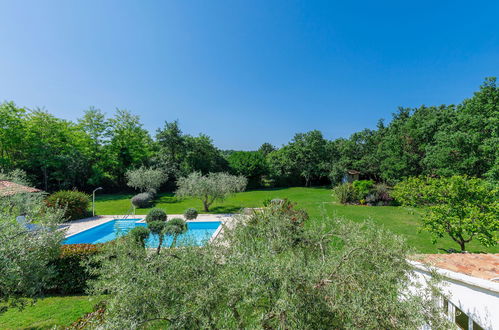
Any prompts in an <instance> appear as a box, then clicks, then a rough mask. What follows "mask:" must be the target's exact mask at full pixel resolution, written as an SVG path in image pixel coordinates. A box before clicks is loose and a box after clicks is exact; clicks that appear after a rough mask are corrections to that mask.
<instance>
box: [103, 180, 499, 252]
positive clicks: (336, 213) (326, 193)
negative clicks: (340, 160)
mask: <svg viewBox="0 0 499 330" xmlns="http://www.w3.org/2000/svg"><path fill="white" fill-rule="evenodd" d="M131 197H132V195H100V196H97V198H96V205H95V208H96V213H97V214H109V215H116V214H126V213H127V211H129V210H130V198H131ZM268 198H288V199H290V200H292V201H294V202H296V203H297V204H298V206H299V207H301V208H304V209H305V210H307V211H308V213H309V214H310V216H311V221H310V224H311V225H314V224H318V225H319V224H323V223H326V224H327V218H328V217H329V218H331V217H341V218H344V219H348V220H352V221H364V220H366V219H371V220H372V221H374V222H375V223H377V224H379V225H380V226H384V227H385V228H388V229H389V230H391V231H393V232H394V233H397V234H400V235H402V236H404V237H405V238H406V239H407V241H408V243H409V244H410V245H411V246H412V247H413V248H414V249H415V252H419V253H438V252H442V251H440V250H438V248H455V249H458V248H459V246H458V245H457V244H456V243H454V242H453V241H452V240H451V239H449V238H445V239H441V240H440V241H439V242H438V243H437V244H435V245H434V244H432V242H431V236H430V235H429V234H428V233H426V232H419V230H418V228H419V225H420V221H419V216H418V215H417V214H415V213H414V212H413V211H411V210H409V209H406V208H403V207H393V206H373V207H369V206H356V205H341V204H339V203H338V202H336V201H335V200H334V199H333V197H332V196H331V190H330V189H328V188H321V187H316V188H303V187H296V188H280V189H265V190H251V191H245V192H242V193H238V194H235V195H234V196H231V197H229V198H227V199H226V200H225V201H224V202H222V203H215V204H214V205H213V206H212V207H211V210H210V211H211V213H233V212H237V211H239V210H240V209H241V208H243V207H260V206H262V203H263V201H264V200H266V199H268ZM155 206H156V207H160V208H162V209H165V210H166V212H167V213H169V214H179V213H183V212H184V210H185V209H186V208H189V207H195V208H197V209H198V210H199V211H201V210H202V204H201V201H199V200H193V199H184V200H178V199H177V198H176V197H175V196H174V195H173V194H171V193H168V194H160V195H159V196H158V198H157V200H156V205H155ZM147 212H148V209H137V211H136V213H137V214H147ZM467 249H468V250H469V251H472V252H478V251H483V252H494V253H497V252H499V248H490V249H487V248H484V247H481V246H480V245H479V244H477V243H476V242H472V243H471V244H468V245H467Z"/></svg>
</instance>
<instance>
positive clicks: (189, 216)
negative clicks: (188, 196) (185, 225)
mask: <svg viewBox="0 0 499 330" xmlns="http://www.w3.org/2000/svg"><path fill="white" fill-rule="evenodd" d="M184 217H185V219H186V220H194V219H196V218H197V217H198V210H196V209H195V208H193V207H191V208H188V209H187V210H185V212H184Z"/></svg>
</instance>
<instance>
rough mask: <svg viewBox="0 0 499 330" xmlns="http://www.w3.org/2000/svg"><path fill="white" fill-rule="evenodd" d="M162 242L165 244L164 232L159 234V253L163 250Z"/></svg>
mask: <svg viewBox="0 0 499 330" xmlns="http://www.w3.org/2000/svg"><path fill="white" fill-rule="evenodd" d="M162 244H163V234H159V244H158V249H157V250H156V253H157V254H159V251H161V245H162Z"/></svg>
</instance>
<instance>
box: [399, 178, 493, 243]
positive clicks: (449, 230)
mask: <svg viewBox="0 0 499 330" xmlns="http://www.w3.org/2000/svg"><path fill="white" fill-rule="evenodd" d="M393 195H394V197H395V199H396V200H397V201H398V202H400V203H401V204H402V205H408V206H423V207H422V211H423V213H424V215H423V219H422V221H423V229H424V230H426V231H428V232H430V233H431V234H432V235H433V241H434V242H436V240H437V239H438V238H442V237H444V236H445V235H448V236H449V237H450V238H452V239H453V240H454V241H455V242H456V243H457V244H459V247H460V248H461V251H465V250H466V244H467V243H469V242H471V240H473V239H476V240H477V241H479V242H480V243H481V244H482V245H483V246H486V247H490V246H495V245H496V244H497V241H498V240H499V236H498V231H499V220H498V219H499V187H498V185H497V184H493V183H489V182H487V181H485V180H482V179H477V178H471V177H467V176H458V175H456V176H452V177H449V178H410V179H407V180H405V181H403V182H400V183H399V184H397V185H396V186H395V189H394V192H393Z"/></svg>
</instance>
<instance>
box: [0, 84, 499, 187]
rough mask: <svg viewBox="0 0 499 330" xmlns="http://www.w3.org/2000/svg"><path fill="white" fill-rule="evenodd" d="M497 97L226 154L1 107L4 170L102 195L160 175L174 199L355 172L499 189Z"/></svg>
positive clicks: (89, 117)
mask: <svg viewBox="0 0 499 330" xmlns="http://www.w3.org/2000/svg"><path fill="white" fill-rule="evenodd" d="M498 145H499V88H498V87H497V85H496V79H495V78H487V79H485V81H484V83H483V84H482V85H481V86H480V88H479V90H478V91H477V92H475V93H474V95H473V96H472V97H471V98H468V99H465V100H464V101H463V102H461V103H460V104H458V105H441V106H421V107H419V108H414V109H411V108H399V109H398V111H397V112H395V113H394V114H393V118H392V119H391V121H390V122H388V123H385V122H384V121H383V120H380V121H379V122H378V124H377V127H376V129H364V130H362V131H360V132H356V133H354V134H352V135H351V136H350V137H349V138H339V139H334V140H328V139H326V138H325V137H324V136H323V134H322V133H321V132H320V131H318V130H313V131H310V132H306V133H298V134H296V135H295V136H294V137H293V139H292V140H291V141H290V142H289V143H287V144H286V145H283V146H282V147H280V148H276V147H275V146H273V145H271V144H270V143H264V144H263V145H262V146H261V147H260V148H259V149H258V150H256V151H234V150H220V149H218V148H217V147H216V146H215V145H214V143H213V140H212V139H211V138H210V137H209V136H207V135H204V134H200V135H199V136H192V135H188V134H184V133H183V132H182V131H181V129H180V126H179V123H178V122H177V121H173V122H165V124H164V126H163V127H161V128H159V129H157V130H156V132H155V133H154V134H150V132H148V131H147V130H146V129H145V128H144V127H143V125H142V123H141V122H140V118H139V117H138V116H136V115H134V114H132V113H131V112H129V111H127V110H117V111H116V112H115V114H114V115H113V116H112V117H106V115H105V114H104V113H103V112H102V111H101V110H99V109H95V108H90V109H88V110H87V111H85V112H84V114H83V116H82V117H81V118H79V119H78V120H76V121H74V122H73V121H69V120H64V119H61V118H57V117H55V116H54V115H52V114H50V113H48V112H47V111H44V110H41V109H34V110H30V109H25V108H21V107H17V106H16V105H15V104H14V103H13V102H4V103H2V104H0V167H1V169H2V170H4V171H8V170H12V169H22V170H24V171H25V172H26V173H27V174H28V176H29V177H30V178H31V180H32V181H33V182H37V183H38V187H39V188H42V189H44V190H47V191H55V190H59V189H72V188H78V189H81V190H89V189H91V188H93V187H97V186H104V187H105V188H106V189H107V190H108V191H118V190H124V189H127V188H126V172H127V171H128V170H130V169H136V168H140V167H148V168H157V169H161V170H162V171H163V172H164V173H165V175H167V176H168V178H169V180H168V183H167V186H166V187H164V188H165V189H173V188H174V183H175V182H176V180H177V179H179V178H181V177H185V176H187V175H188V174H190V173H192V172H200V173H202V174H207V173H211V172H229V173H232V174H237V175H243V176H245V177H247V178H248V180H249V186H250V187H258V186H290V185H307V186H309V185H315V184H329V183H332V184H336V183H338V182H340V181H341V179H342V177H343V176H344V174H345V172H346V171H347V170H350V169H352V170H357V171H359V172H360V173H361V176H362V177H365V178H369V179H373V180H375V181H377V182H385V183H389V184H393V183H396V182H398V181H400V180H402V179H403V178H407V177H412V176H419V175H426V176H451V175H463V174H466V175H470V176H475V177H480V178H486V179H489V180H493V181H497V180H499V148H498V147H497V146H498Z"/></svg>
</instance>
